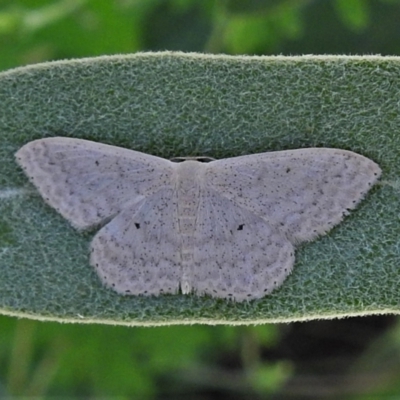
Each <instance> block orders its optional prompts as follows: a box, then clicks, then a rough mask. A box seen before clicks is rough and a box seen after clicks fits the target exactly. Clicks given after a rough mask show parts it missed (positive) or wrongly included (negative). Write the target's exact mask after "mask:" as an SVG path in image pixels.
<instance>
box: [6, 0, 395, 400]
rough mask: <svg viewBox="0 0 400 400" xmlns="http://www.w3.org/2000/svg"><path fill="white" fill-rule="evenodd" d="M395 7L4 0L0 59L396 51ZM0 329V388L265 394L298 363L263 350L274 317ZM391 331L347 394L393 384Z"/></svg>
mask: <svg viewBox="0 0 400 400" xmlns="http://www.w3.org/2000/svg"><path fill="white" fill-rule="evenodd" d="M399 11H400V1H399V0H319V1H318V0H314V1H312V0H247V1H242V0H119V1H109V0H1V1H0V70H5V69H8V68H11V67H17V66H20V65H25V64H31V63H36V62H41V61H47V60H56V59H63V58H73V57H89V56H96V55H103V54H115V53H132V52H136V51H142V50H183V51H208V52H213V53H220V52H224V53H230V54H238V53H246V54H272V53H282V54H309V53H318V52H319V53H348V54H349V53H351V54H355V53H358V54H360V53H369V54H370V53H381V54H400V40H399V39H400V29H399V26H400V25H399V23H398V15H399ZM0 120H1V118H0ZM0 237H1V236H0ZM0 331H1V337H0V397H1V398H7V396H8V395H10V396H11V395H14V396H21V397H23V396H44V395H47V396H58V397H61V396H65V397H74V396H76V397H78V396H79V397H82V396H85V397H88V398H89V397H103V398H104V397H105V396H113V397H118V398H139V397H140V398H149V397H150V398H155V397H157V396H159V397H160V396H161V395H164V394H165V395H180V394H185V395H190V394H191V393H199V392H202V393H207V391H215V390H220V391H222V392H225V393H228V394H229V393H233V392H234V393H235V395H236V396H239V395H240V394H243V398H245V397H246V394H247V395H248V397H249V398H257V396H260V397H264V398H265V396H266V395H268V394H271V393H276V392H279V390H280V389H281V388H282V387H283V385H284V384H285V383H286V382H287V381H288V379H289V377H290V376H292V375H293V374H295V373H296V371H295V369H294V366H293V365H292V364H291V363H290V362H289V361H285V360H279V361H269V362H267V361H265V359H264V357H263V352H264V351H265V349H271V348H272V347H273V346H275V345H276V344H277V343H278V342H279V327H277V326H271V325H267V326H259V327H247V328H241V327H235V328H233V327H208V326H196V327H193V326H191V327H184V326H182V327H168V328H152V329H149V328H126V327H110V326H85V325H80V326H78V325H60V324H56V323H38V322H35V321H28V320H16V319H11V318H8V317H0ZM399 338H400V329H399V326H396V328H395V329H394V330H392V331H390V332H389V333H388V334H387V335H386V336H385V337H384V338H382V340H381V341H379V342H376V343H374V344H373V345H372V346H371V348H370V349H369V351H368V352H367V353H366V354H365V356H364V358H363V359H362V360H360V363H359V364H358V365H355V366H354V367H353V372H354V373H355V374H363V375H361V376H362V377H364V378H365V377H367V381H368V385H364V387H362V385H360V395H357V396H350V397H348V398H352V399H362V398H365V397H364V394H363V393H365V391H366V390H369V392H370V393H373V394H374V395H376V396H378V397H379V395H385V394H387V395H391V396H396V395H397V396H399V395H400V385H399V383H398V382H399V380H398V375H399V372H400V364H399V361H398V360H400V357H399V353H400V339H399ZM378 365H379V366H380V365H386V366H387V370H384V371H382V369H380V368H378V367H377V366H378ZM379 374H380V375H379ZM377 376H378V378H379V377H381V376H382V377H383V379H378V378H377ZM368 377H370V378H372V379H368ZM365 381H366V380H365V379H364V380H363V382H365ZM164 397H165V396H164ZM236 398H239V397H236ZM340 398H343V396H340Z"/></svg>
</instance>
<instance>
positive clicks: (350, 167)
mask: <svg viewBox="0 0 400 400" xmlns="http://www.w3.org/2000/svg"><path fill="white" fill-rule="evenodd" d="M16 160H17V162H18V164H19V165H20V166H21V167H22V168H23V170H24V172H25V173H26V175H27V176H28V177H29V179H30V180H31V182H32V183H33V184H34V185H35V186H36V188H37V189H38V191H39V193H40V194H41V195H42V197H43V199H44V200H45V201H46V203H48V204H49V205H50V206H51V207H53V208H54V209H56V210H57V211H58V212H59V213H60V214H61V215H62V216H63V217H64V218H66V219H67V220H68V221H69V222H70V223H71V224H72V225H73V226H74V227H75V228H76V229H78V230H89V229H94V228H96V227H101V229H100V230H99V231H98V233H97V234H96V235H95V236H94V238H93V240H92V242H91V247H90V264H91V265H92V266H93V267H94V268H95V269H96V271H97V273H98V275H99V277H100V279H101V281H102V282H103V283H104V284H105V285H106V286H108V287H110V288H112V289H114V290H115V291H116V292H118V293H120V294H123V295H160V294H162V293H178V292H179V291H181V292H182V293H184V294H188V293H191V292H193V293H195V294H197V295H205V294H206V295H210V296H212V297H217V298H224V299H232V300H235V301H244V300H252V299H258V298H261V297H263V296H265V295H267V294H269V293H270V292H271V291H272V290H274V289H275V288H277V287H279V286H280V285H281V284H282V282H283V281H284V279H285V278H286V277H287V276H288V275H289V274H290V272H291V271H292V268H293V264H294V261H295V246H296V245H298V244H300V243H302V242H306V241H311V240H313V239H315V238H316V237H318V236H320V235H323V234H325V233H326V232H328V231H329V230H330V229H332V228H333V227H334V226H335V225H337V224H338V223H339V222H340V221H342V219H343V217H344V216H345V215H347V214H348V213H349V210H351V209H353V208H355V207H356V205H357V204H358V203H359V202H360V201H361V200H362V199H363V198H364V196H365V195H366V193H367V192H368V191H369V189H370V188H371V187H372V186H373V185H374V184H375V183H376V181H377V180H378V178H379V176H380V175H381V169H380V168H379V166H378V165H377V164H376V163H375V162H373V161H372V160H370V159H368V158H366V157H364V156H362V155H359V154H356V153H353V152H350V151H346V150H340V149H330V148H306V149H297V150H287V151H276V152H269V153H260V154H253V155H246V156H240V157H234V158H227V159H222V160H215V161H211V162H208V163H201V162H198V161H197V160H195V159H193V158H189V159H187V160H180V161H183V162H179V163H176V162H172V161H169V160H166V159H163V158H159V157H155V156H152V155H149V154H144V153H140V152H138V151H133V150H128V149H124V148H120V147H115V146H110V145H106V144H101V143H95V142H91V141H87V140H82V139H72V138H64V137H54V138H46V139H40V140H35V141H33V142H30V143H27V144H26V145H24V146H23V147H22V148H21V149H20V150H19V151H18V152H17V153H16Z"/></svg>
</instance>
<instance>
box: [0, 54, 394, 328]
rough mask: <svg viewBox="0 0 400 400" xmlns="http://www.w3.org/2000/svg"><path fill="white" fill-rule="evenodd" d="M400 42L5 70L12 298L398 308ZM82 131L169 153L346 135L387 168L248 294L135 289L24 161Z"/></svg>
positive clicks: (1, 114)
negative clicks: (91, 251) (230, 297)
mask: <svg viewBox="0 0 400 400" xmlns="http://www.w3.org/2000/svg"><path fill="white" fill-rule="evenodd" d="M399 77H400V58H397V57H375V56H369V57H346V56H318V57H312V56H303V57H242V56H240V57H231V56H213V55H202V54H183V53H170V52H163V53H138V54H134V55H128V56H112V57H99V58H93V59H80V60H71V61H61V62H53V63H44V64H39V65H34V66H28V67H24V68H17V69H14V70H11V71H8V72H5V73H2V74H0V104H1V109H0V144H1V146H0V152H1V155H0V312H2V313H4V314H9V315H17V316H29V317H32V318H38V319H49V320H61V321H64V322H68V321H75V322H86V323H88V322H102V323H110V324H130V325H146V324H147V325H160V324H179V323H181V324H183V323H185V324H187V323H211V324H217V323H227V324H235V323H242V324H243V323H244V324H250V323H263V322H277V321H296V320H306V319H314V318H332V317H341V316H347V315H363V314H377V313H398V312H399V309H400V306H399V304H400V302H399V294H398V292H399V284H400V268H399V265H400V246H399V239H398V238H399V237H400V223H399V215H400V206H399V184H398V175H399V169H400V135H399V127H400V106H399V99H400V97H399V93H400V79H399ZM49 136H69V137H76V138H85V139H89V140H95V141H100V142H103V143H108V144H113V145H116V146H122V147H128V148H131V149H135V150H139V151H142V152H146V153H151V154H154V155H158V156H161V157H165V158H170V157H173V156H196V155H207V156H212V157H215V158H222V157H232V156H237V155H243V154H252V153H257V152H265V151H273V150H286V149H295V148H300V147H315V146H317V147H318V146H322V147H337V148H342V149H347V150H352V151H355V152H358V153H360V154H363V155H365V156H367V157H369V158H372V159H373V160H374V161H376V162H378V163H379V164H380V166H381V168H382V169H383V178H382V183H381V184H380V185H377V186H375V188H374V189H372V191H371V192H370V193H369V195H368V196H367V198H366V199H365V200H364V201H363V202H362V203H361V205H360V206H359V207H358V208H357V209H356V210H355V211H353V212H352V213H351V215H350V216H348V217H347V218H346V219H345V220H344V222H342V223H341V224H340V225H339V226H338V227H336V228H335V229H333V230H332V231H331V232H330V233H329V234H328V235H327V236H325V237H322V238H320V239H319V240H317V241H315V242H313V243H310V244H307V245H304V246H301V247H300V248H299V249H298V250H297V254H296V264H295V267H294V271H293V273H292V275H291V276H290V277H289V278H288V279H287V280H286V281H285V282H284V284H283V285H282V286H281V288H279V289H278V290H276V291H275V292H274V293H273V294H271V295H269V296H266V297H265V298H263V299H261V300H257V301H252V302H249V303H232V302H230V301H225V300H217V299H211V298H208V297H197V296H195V295H187V296H185V295H174V296H172V295H164V296H159V297H150V298H148V297H124V296H120V295H118V294H116V293H114V292H113V291H111V290H109V289H107V288H105V287H102V285H101V284H100V281H99V280H98V278H97V275H96V273H95V271H94V270H93V269H92V268H91V267H90V266H89V263H88V245H89V242H90V240H91V237H92V236H93V233H91V234H82V233H79V232H77V231H75V230H74V229H73V228H72V227H71V226H70V225H69V224H68V223H67V222H66V221H65V220H64V219H63V218H62V217H61V216H60V215H59V214H57V213H56V211H54V210H53V209H51V208H50V207H48V206H47V205H45V203H44V202H43V200H42V199H41V197H40V196H39V195H38V194H37V192H36V191H35V189H34V188H33V187H32V185H31V184H30V183H29V182H28V180H27V178H26V177H25V175H24V174H23V172H22V171H21V170H20V169H19V168H18V166H17V164H16V163H15V161H14V156H13V155H14V153H15V151H17V150H18V148H19V147H21V146H22V145H23V144H24V143H27V142H29V141H31V140H34V139H38V138H43V137H49Z"/></svg>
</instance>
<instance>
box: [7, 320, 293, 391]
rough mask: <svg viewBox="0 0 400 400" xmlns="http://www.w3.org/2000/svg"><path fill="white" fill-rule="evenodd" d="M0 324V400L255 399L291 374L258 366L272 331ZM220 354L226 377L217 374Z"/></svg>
mask: <svg viewBox="0 0 400 400" xmlns="http://www.w3.org/2000/svg"><path fill="white" fill-rule="evenodd" d="M0 324H1V342H0V365H1V366H3V367H2V368H0V377H2V378H1V384H2V385H3V395H5V394H9V395H14V396H42V395H44V394H47V395H48V396H77V397H78V396H79V397H80V396H88V397H91V396H95V397H102V396H105V395H107V396H121V395H122V394H123V398H149V397H155V396H156V395H157V394H160V393H163V394H165V395H178V394H184V393H190V391H194V390H195V389H196V388H198V387H202V388H203V390H207V389H219V390H224V391H227V392H230V391H236V392H239V393H240V392H243V393H244V392H249V393H253V395H255V396H257V395H258V394H268V393H271V392H274V391H275V390H276V389H277V388H279V386H280V385H281V384H282V383H283V382H284V381H285V380H286V378H287V377H288V376H289V374H290V370H291V368H290V365H289V364H288V363H286V362H284V361H274V362H269V363H266V362H265V361H262V360H261V359H260V351H261V348H269V347H272V346H273V345H274V344H276V342H277V341H278V340H279V339H278V328H277V326H272V325H269V326H258V327H251V328H250V327H241V328H235V327H224V326H219V327H209V326H196V327H193V326H181V327H165V328H135V329H132V328H126V327H110V326H103V325H60V324H58V323H38V322H36V321H29V320H15V319H11V318H7V317H1V318H0ZM228 354H229V357H230V358H231V359H233V360H234V363H235V364H236V366H233V367H231V369H232V370H231V371H230V372H229V371H224V369H223V368H222V366H223V359H224V357H225V356H226V355H228ZM136 396H137V397H136ZM0 397H2V394H1V386H0ZM2 398H3V397H2Z"/></svg>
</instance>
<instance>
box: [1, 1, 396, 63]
mask: <svg viewBox="0 0 400 400" xmlns="http://www.w3.org/2000/svg"><path fill="white" fill-rule="evenodd" d="M399 12H400V2H399V0H319V1H318V0H248V1H243V0H120V1H109V0H34V1H32V0H2V2H1V3H0V46H1V57H0V69H2V70H4V69H7V68H10V67H13V66H19V65H24V64H31V63H36V62H40V61H46V60H56V59H63V58H73V57H87V56H97V55H103V54H115V53H133V52H136V51H140V50H182V51H206V52H213V53H229V54H238V53H242V54H243V53H245V54H272V53H284V54H285V53H286V54H289V53H290V54H309V53H317V52H320V53H335V52H336V53H353V54H354V53H368V54H371V53H380V54H399V53H400V41H399V40H398V39H399V36H400V32H399V28H398V21H397V18H395V17H394V16H395V15H396V13H397V15H398V13H399ZM396 38H397V40H396Z"/></svg>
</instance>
